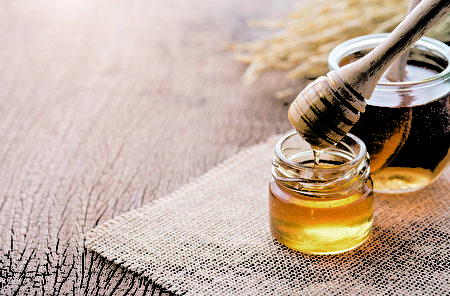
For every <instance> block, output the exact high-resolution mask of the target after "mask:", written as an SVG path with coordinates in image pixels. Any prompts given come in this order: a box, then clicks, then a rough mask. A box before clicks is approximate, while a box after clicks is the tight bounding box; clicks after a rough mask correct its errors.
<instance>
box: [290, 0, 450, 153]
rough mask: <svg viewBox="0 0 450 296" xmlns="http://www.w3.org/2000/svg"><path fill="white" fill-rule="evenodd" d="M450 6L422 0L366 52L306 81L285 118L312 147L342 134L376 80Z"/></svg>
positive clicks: (439, 0) (330, 142)
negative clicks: (312, 79) (310, 80)
mask: <svg viewBox="0 0 450 296" xmlns="http://www.w3.org/2000/svg"><path fill="white" fill-rule="evenodd" d="M449 10H450V0H423V1H421V2H420V3H419V4H418V5H417V6H416V7H415V8H414V9H413V10H412V11H411V12H410V13H409V14H408V15H407V16H406V18H405V19H404V20H403V21H402V22H401V23H400V24H399V25H398V26H397V27H396V28H395V29H394V31H392V33H391V34H389V36H388V37H387V38H386V39H385V40H384V41H383V42H382V43H380V44H379V45H378V46H377V47H376V48H374V49H373V50H372V51H371V52H370V53H368V54H367V55H365V56H364V57H362V58H361V59H359V60H357V61H355V62H353V63H350V64H348V65H346V66H344V67H342V68H340V69H338V70H336V71H330V72H328V73H327V74H326V76H321V77H319V78H317V79H316V80H315V81H313V82H312V83H310V84H309V85H308V86H307V87H306V88H305V89H304V90H303V91H302V92H300V94H299V95H298V96H297V98H296V99H295V100H294V102H292V104H291V106H290V107H289V112H288V116H289V121H290V122H291V124H292V125H293V126H294V128H295V129H296V130H297V132H298V133H299V134H300V136H302V138H304V139H305V141H307V142H308V143H309V144H310V145H311V147H312V148H313V149H315V150H321V149H324V148H326V147H329V146H331V145H333V144H335V143H337V142H339V140H341V139H342V138H343V137H344V136H345V135H346V134H347V133H348V132H349V131H350V129H351V128H352V126H353V125H354V124H355V123H356V122H357V121H358V119H359V116H360V112H364V110H365V106H366V99H368V98H370V96H371V95H372V93H373V91H374V89H375V86H376V84H377V82H378V80H379V79H380V78H381V76H382V75H383V73H384V72H385V71H386V70H387V69H388V68H389V66H390V65H391V64H392V63H393V62H394V60H395V59H396V58H397V57H399V56H400V55H401V54H402V53H403V52H405V51H407V50H408V49H409V48H410V47H411V45H413V44H414V42H416V41H417V40H418V39H420V37H422V36H423V35H424V34H425V32H426V31H427V30H428V29H430V28H431V27H433V25H435V24H436V23H437V22H438V21H439V20H440V19H442V18H443V17H444V16H445V15H446V14H447V13H448V12H449Z"/></svg>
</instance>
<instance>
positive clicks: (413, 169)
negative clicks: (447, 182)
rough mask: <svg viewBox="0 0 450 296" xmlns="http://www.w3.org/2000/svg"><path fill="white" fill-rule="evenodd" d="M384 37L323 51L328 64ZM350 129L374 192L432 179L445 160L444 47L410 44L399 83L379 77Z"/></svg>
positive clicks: (449, 143)
mask: <svg viewBox="0 0 450 296" xmlns="http://www.w3.org/2000/svg"><path fill="white" fill-rule="evenodd" d="M386 36H387V35H386V34H374V35H367V36H361V37H357V38H354V39H351V40H348V41H346V42H344V43H342V44H340V45H338V46H337V47H336V48H334V49H333V50H332V52H331V53H330V55H329V60H328V62H329V66H330V68H331V69H332V70H335V69H337V68H339V67H341V66H343V65H345V64H348V63H350V62H352V61H354V60H356V59H358V58H360V57H362V56H364V55H365V54H367V53H368V52H369V51H370V50H371V49H373V48H374V47H376V46H377V45H378V44H379V43H380V42H381V41H382V40H383V39H384V38H385V37H386ZM350 132H351V133H352V134H355V135H357V136H358V137H359V138H361V139H362V140H363V141H364V143H365V144H366V147H367V150H368V152H369V155H370V166H371V173H372V179H373V181H374V187H375V191H377V192H385V193H396V192H410V191H415V190H418V189H421V188H423V187H425V186H427V185H429V184H431V183H432V182H433V181H434V180H436V179H437V178H438V177H439V175H440V174H441V173H442V172H443V170H444V169H445V167H446V166H447V165H448V163H450V47H449V46H447V45H446V44H444V43H442V42H440V41H437V40H434V39H431V38H428V37H422V38H421V39H420V40H419V41H418V42H416V43H415V45H414V46H413V47H412V48H411V50H410V53H409V57H408V59H407V66H406V79H405V81H403V82H391V81H388V80H387V79H386V78H384V77H382V78H381V79H380V81H379V82H378V84H377V86H376V88H375V90H374V92H373V94H372V96H371V98H370V99H369V100H368V101H367V106H366V111H365V112H364V113H362V114H361V117H360V119H359V121H358V122H357V123H356V124H355V126H354V127H353V128H352V129H351V130H350Z"/></svg>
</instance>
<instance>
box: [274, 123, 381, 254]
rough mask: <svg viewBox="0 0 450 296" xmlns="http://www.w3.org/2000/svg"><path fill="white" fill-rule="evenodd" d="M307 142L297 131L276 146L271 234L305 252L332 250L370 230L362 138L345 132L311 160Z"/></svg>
mask: <svg viewBox="0 0 450 296" xmlns="http://www.w3.org/2000/svg"><path fill="white" fill-rule="evenodd" d="M313 160H314V155H313V151H312V150H311V148H310V146H309V144H308V143H307V142H305V141H304V140H303V139H302V138H301V137H300V136H299V135H298V134H297V133H295V132H293V133H291V134H288V135H286V136H285V137H283V138H282V139H281V140H280V141H279V142H278V143H277V144H276V147H275V153H274V156H273V167H272V179H271V181H270V185H269V192H270V194H269V199H270V202H269V203H270V223H271V230H272V234H273V236H274V237H275V238H276V239H277V240H279V241H280V242H281V243H283V244H284V245H286V246H287V247H289V248H292V249H295V250H299V251H302V252H305V253H310V254H336V253H341V252H345V251H348V250H351V249H353V248H355V247H357V246H359V245H360V244H362V243H363V242H364V241H365V240H366V239H367V238H368V237H369V236H370V234H371V230H372V218H373V192H372V181H371V179H370V177H369V171H370V167H369V162H368V157H367V152H366V148H365V146H364V143H363V142H362V141H361V140H360V139H359V138H357V137H356V136H354V135H351V134H348V135H347V136H345V137H344V139H343V140H341V141H340V142H339V143H338V144H336V145H334V146H331V147H329V148H326V149H324V150H322V152H321V154H320V162H319V164H318V165H314V161H313Z"/></svg>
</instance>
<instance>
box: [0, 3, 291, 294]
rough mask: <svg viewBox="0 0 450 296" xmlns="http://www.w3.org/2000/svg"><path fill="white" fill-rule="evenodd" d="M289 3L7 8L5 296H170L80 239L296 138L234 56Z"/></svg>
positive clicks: (2, 67)
mask: <svg viewBox="0 0 450 296" xmlns="http://www.w3.org/2000/svg"><path fill="white" fill-rule="evenodd" d="M292 2H293V1H276V0H269V1H267V0H264V1H263V0H249V1H245V2H243V1H239V0H229V1H220V0H214V1H213V0H210V1H200V0H191V1H182V0H174V1H106V0H97V1H75V0H67V1H59V0H45V1H39V2H34V1H2V2H1V3H0V118H1V119H2V120H1V121H0V143H1V144H0V226H1V230H2V231H1V234H0V239H1V241H0V243H1V252H0V294H2V295H3V294H6V295H59V294H63V295H83V294H85V295H113V294H114V295H144V294H146V295H166V294H169V293H168V292H166V291H164V290H161V289H159V287H157V286H155V285H153V284H152V283H151V281H149V280H147V279H143V278H140V277H138V276H137V275H134V274H132V273H130V272H126V271H125V270H123V269H122V268H120V267H118V266H115V265H114V264H113V263H111V262H108V261H106V260H104V259H102V258H100V257H99V256H98V255H97V254H93V253H91V252H88V251H87V250H86V249H85V248H84V240H83V234H84V233H85V232H86V231H88V230H89V229H91V228H93V227H94V226H96V225H97V224H99V223H102V222H104V221H106V220H108V219H110V218H113V217H115V216H117V215H119V214H122V213H124V212H126V211H129V210H131V209H135V208H138V207H140V206H142V205H143V204H144V203H147V202H149V201H151V200H153V199H156V198H159V197H162V196H164V195H166V194H168V193H169V192H171V191H173V190H174V189H176V188H177V187H179V186H180V185H182V184H183V183H185V182H187V181H189V180H191V179H193V178H195V177H196V176H199V175H200V174H202V173H204V172H206V171H207V170H208V169H210V168H212V167H213V166H214V165H216V164H217V163H219V162H221V161H223V160H224V159H226V158H227V157H229V156H231V155H232V154H234V153H235V152H236V151H238V150H239V149H242V148H243V147H247V146H250V145H252V144H254V143H257V142H259V141H262V140H263V139H264V138H266V137H267V136H269V135H272V134H275V133H279V132H283V131H286V130H288V129H289V128H290V125H289V122H288V120H287V115H286V114H287V113H286V112H287V106H285V104H284V102H283V101H277V100H275V99H273V97H272V94H273V91H275V90H277V89H279V87H280V85H281V84H283V83H284V82H283V80H282V79H280V78H281V75H278V74H269V75H265V76H264V77H263V78H262V79H261V80H260V81H259V83H258V84H257V85H254V86H252V87H244V86H242V84H241V80H240V75H241V74H242V73H243V70H244V67H243V65H240V64H238V63H236V62H234V61H232V59H231V56H230V53H228V52H226V51H224V50H223V48H224V47H225V46H226V44H227V43H228V42H231V41H233V40H247V39H249V38H253V37H255V36H258V34H260V32H258V31H252V30H249V29H247V28H246V27H245V20H246V19H247V18H250V17H276V16H281V15H283V14H284V13H285V12H287V11H288V10H289V9H290V7H291V6H290V4H291V3H292ZM268 165H269V164H268Z"/></svg>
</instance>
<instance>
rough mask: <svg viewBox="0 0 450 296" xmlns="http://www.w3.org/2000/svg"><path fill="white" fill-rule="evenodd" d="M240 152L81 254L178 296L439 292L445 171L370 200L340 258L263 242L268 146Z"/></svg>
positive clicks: (446, 262)
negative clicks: (370, 208)
mask: <svg viewBox="0 0 450 296" xmlns="http://www.w3.org/2000/svg"><path fill="white" fill-rule="evenodd" d="M280 137H281V136H275V137H272V138H270V139H269V140H268V141H267V142H264V143H262V144H258V145H255V146H252V147H250V148H247V149H245V150H243V151H241V152H240V153H238V154H236V155H235V156H233V157H231V158H230V159H228V160H227V161H225V162H224V163H222V164H220V165H218V166H217V167H215V168H213V169H212V170H211V171H209V172H207V173H206V174H204V175H202V176H200V177H198V178H197V179H196V180H194V181H193V182H191V183H189V184H187V185H185V186H183V187H181V188H180V189H178V190H177V191H175V192H174V193H172V194H170V195H169V196H167V197H162V198H160V199H159V200H156V201H155V202H151V203H149V204H147V205H146V206H144V207H142V208H140V209H137V210H134V211H131V212H128V213H125V214H123V215H121V216H119V217H117V218H115V219H112V220H110V221H108V222H106V223H104V224H102V225H99V226H97V227H96V228H94V229H93V230H91V231H90V232H89V233H87V234H86V245H87V247H88V249H91V250H93V251H95V252H98V253H99V254H101V255H102V256H104V257H106V258H107V259H109V260H111V261H114V262H115V263H117V264H120V265H122V266H124V267H126V268H128V269H129V270H132V271H135V272H137V273H139V274H142V275H143V276H147V277H149V278H151V279H152V280H153V281H154V282H156V283H157V284H159V285H161V286H163V287H164V288H166V289H168V290H170V291H172V292H175V293H178V294H183V295H227V296H228V295H356V294H362V295H367V294H372V293H374V294H375V295H380V294H392V295H444V294H446V293H448V291H449V290H450V289H449V288H450V281H449V274H450V272H449V271H450V270H449V269H450V256H449V253H450V250H449V211H448V203H449V197H450V193H449V189H450V167H449V168H447V170H446V171H445V172H444V173H443V175H441V177H440V178H439V179H438V180H437V181H435V182H434V183H433V184H432V185H430V186H428V187H427V188H426V189H423V190H421V191H418V192H414V193H409V194H396V195H387V194H375V218H374V232H373V235H372V237H371V238H370V239H369V240H368V241H367V242H365V243H364V244H363V245H362V246H360V247H359V248H357V249H355V250H353V251H350V252H347V253H344V254H340V255H333V256H312V255H305V254H302V253H300V252H296V251H291V250H289V249H287V248H286V247H284V246H282V245H281V244H280V243H278V242H277V241H276V240H274V239H273V238H272V237H271V234H270V228H269V217H268V182H269V179H270V176H271V173H270V168H271V158H272V154H273V149H274V145H275V142H276V141H277V140H278V139H279V138H280Z"/></svg>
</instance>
